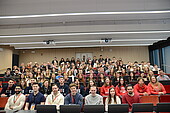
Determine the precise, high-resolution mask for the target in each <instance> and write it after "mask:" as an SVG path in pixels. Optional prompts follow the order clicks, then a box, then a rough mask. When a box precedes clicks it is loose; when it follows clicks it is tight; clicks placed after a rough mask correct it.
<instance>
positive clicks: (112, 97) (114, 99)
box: [105, 87, 121, 111]
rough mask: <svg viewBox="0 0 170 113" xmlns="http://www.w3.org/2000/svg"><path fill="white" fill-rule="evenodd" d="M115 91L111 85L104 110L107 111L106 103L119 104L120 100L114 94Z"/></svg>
mask: <svg viewBox="0 0 170 113" xmlns="http://www.w3.org/2000/svg"><path fill="white" fill-rule="evenodd" d="M116 95H117V94H116V91H115V89H114V88H113V87H111V88H110V89H109V95H108V97H107V98H106V100H105V110H106V111H108V104H121V100H120V98H119V97H118V96H116Z"/></svg>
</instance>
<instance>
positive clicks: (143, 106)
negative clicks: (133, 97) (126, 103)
mask: <svg viewBox="0 0 170 113" xmlns="http://www.w3.org/2000/svg"><path fill="white" fill-rule="evenodd" d="M135 112H153V104H152V103H134V104H133V105H132V113H135Z"/></svg>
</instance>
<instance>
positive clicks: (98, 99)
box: [85, 86, 103, 105]
mask: <svg viewBox="0 0 170 113" xmlns="http://www.w3.org/2000/svg"><path fill="white" fill-rule="evenodd" d="M96 92H97V87H96V86H91V87H90V94H89V95H87V96H86V97H85V105H102V104H103V97H102V96H101V95H99V94H97V93H96Z"/></svg>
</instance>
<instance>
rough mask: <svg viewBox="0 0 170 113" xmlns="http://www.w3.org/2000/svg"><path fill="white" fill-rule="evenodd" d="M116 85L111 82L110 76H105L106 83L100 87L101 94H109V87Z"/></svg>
mask: <svg viewBox="0 0 170 113" xmlns="http://www.w3.org/2000/svg"><path fill="white" fill-rule="evenodd" d="M111 87H114V86H113V85H112V83H111V80H110V78H109V77H106V78H105V81H104V85H103V86H102V87H101V88H100V95H101V96H108V95H109V88H111Z"/></svg>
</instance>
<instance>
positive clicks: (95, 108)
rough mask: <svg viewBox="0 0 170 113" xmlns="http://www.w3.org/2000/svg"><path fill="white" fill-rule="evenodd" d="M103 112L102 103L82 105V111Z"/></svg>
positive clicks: (87, 112) (90, 112) (88, 112)
mask: <svg viewBox="0 0 170 113" xmlns="http://www.w3.org/2000/svg"><path fill="white" fill-rule="evenodd" d="M93 112H94V113H104V105H84V113H93Z"/></svg>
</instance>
